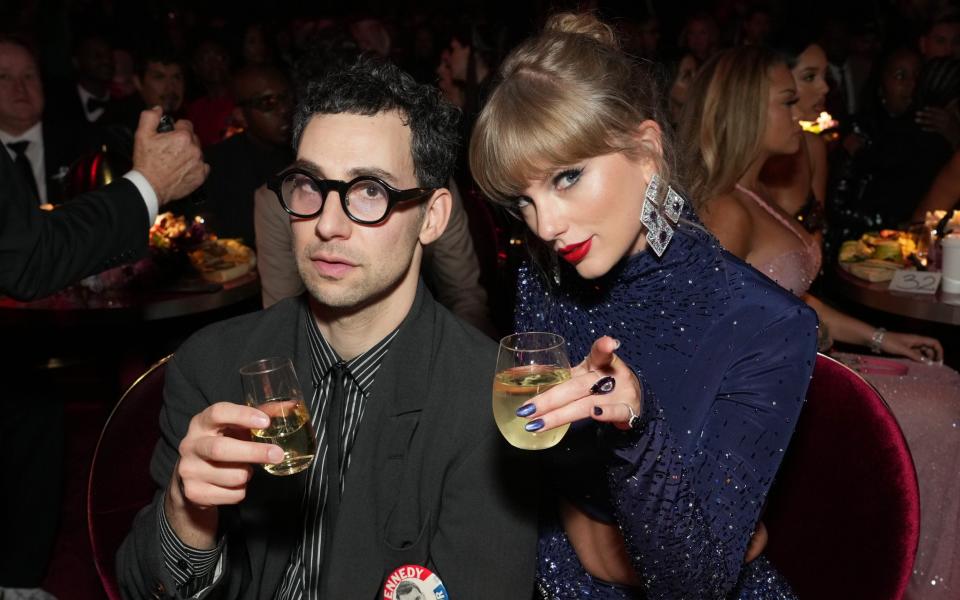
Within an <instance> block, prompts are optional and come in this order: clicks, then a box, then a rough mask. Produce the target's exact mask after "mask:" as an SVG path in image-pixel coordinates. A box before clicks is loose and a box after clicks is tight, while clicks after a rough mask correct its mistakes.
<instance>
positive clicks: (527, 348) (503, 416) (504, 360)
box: [493, 332, 570, 450]
mask: <svg viewBox="0 0 960 600" xmlns="http://www.w3.org/2000/svg"><path fill="white" fill-rule="evenodd" d="M568 379H570V359H569V358H567V345H566V342H565V341H564V339H563V338H562V337H560V336H559V335H556V334H554V333H542V332H527V333H514V334H512V335H508V336H506V337H505V338H503V339H502V340H500V352H499V354H498V355H497V370H496V374H495V375H494V378H493V418H494V420H495V421H496V422H497V427H499V428H500V433H502V434H503V437H505V438H506V439H507V441H508V442H510V444H511V445H513V446H516V447H517V448H522V449H524V450H543V449H545V448H550V447H552V446H555V445H557V444H558V443H559V442H560V439H561V438H563V435H564V434H565V433H566V432H567V429H569V428H570V425H569V424H566V425H562V426H560V427H555V428H553V429H551V430H549V431H535V432H531V431H527V430H526V429H524V425H526V424H527V423H528V422H529V419H526V418H524V417H518V416H517V409H518V408H520V407H521V406H523V405H524V404H526V403H527V402H529V401H530V399H531V398H533V397H534V396H536V395H537V394H540V393H543V392H545V391H547V390H549V389H550V388H552V387H553V386H555V385H557V384H559V383H563V382H564V381H566V380H568Z"/></svg>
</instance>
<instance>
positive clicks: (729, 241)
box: [699, 190, 753, 257]
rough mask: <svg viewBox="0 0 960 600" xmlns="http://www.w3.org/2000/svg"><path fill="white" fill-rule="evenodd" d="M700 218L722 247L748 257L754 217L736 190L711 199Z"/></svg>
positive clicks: (705, 205)
mask: <svg viewBox="0 0 960 600" xmlns="http://www.w3.org/2000/svg"><path fill="white" fill-rule="evenodd" d="M699 216H700V219H701V220H702V221H703V223H704V225H706V226H707V228H708V229H710V231H711V232H712V233H713V235H715V236H716V238H717V240H719V241H720V245H721V246H723V247H724V248H726V249H727V250H729V251H730V252H732V253H733V254H735V255H737V256H740V257H743V256H746V255H747V253H748V252H749V250H750V238H751V236H752V234H753V217H752V216H751V214H750V210H749V209H748V208H747V205H746V201H745V199H744V198H743V197H742V196H741V195H740V194H739V193H737V192H736V190H731V191H729V192H726V193H723V194H718V195H716V196H714V197H713V198H711V199H710V200H709V201H708V202H706V203H705V204H704V205H703V207H702V208H701V210H700V215H699Z"/></svg>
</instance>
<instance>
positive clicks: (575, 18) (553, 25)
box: [543, 12, 620, 48]
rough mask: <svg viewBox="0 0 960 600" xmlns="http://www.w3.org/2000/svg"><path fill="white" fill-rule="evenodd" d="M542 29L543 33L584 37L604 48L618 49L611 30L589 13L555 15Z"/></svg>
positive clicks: (617, 43)
mask: <svg viewBox="0 0 960 600" xmlns="http://www.w3.org/2000/svg"><path fill="white" fill-rule="evenodd" d="M543 29H544V32H555V33H569V34H574V35H585V36H587V37H589V38H592V39H594V40H596V41H597V42H599V43H601V44H603V45H605V46H610V47H612V48H619V47H620V43H619V42H618V41H617V35H616V34H615V33H614V32H613V29H612V28H611V27H610V26H609V25H607V24H606V23H604V22H603V21H601V20H600V19H598V18H597V17H595V16H594V15H592V14H591V13H569V12H568V13H557V14H555V15H552V16H551V17H550V18H549V19H547V23H546V25H545V26H544V28H543Z"/></svg>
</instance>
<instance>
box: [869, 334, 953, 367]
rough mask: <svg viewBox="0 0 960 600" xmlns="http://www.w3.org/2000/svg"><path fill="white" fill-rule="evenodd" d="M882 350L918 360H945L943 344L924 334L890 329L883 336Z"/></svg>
mask: <svg viewBox="0 0 960 600" xmlns="http://www.w3.org/2000/svg"><path fill="white" fill-rule="evenodd" d="M880 350H882V351H883V352H886V353H887V354H893V355H896V356H906V357H907V358H909V359H912V360H915V361H917V362H937V361H940V360H943V346H941V345H940V342H938V341H937V340H935V339H933V338H930V337H925V336H922V335H913V334H910V333H896V332H893V331H888V332H887V333H885V334H884V336H883V342H882V343H881V344H880Z"/></svg>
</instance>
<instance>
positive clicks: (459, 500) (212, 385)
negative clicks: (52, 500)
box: [117, 284, 536, 600]
mask: <svg viewBox="0 0 960 600" xmlns="http://www.w3.org/2000/svg"><path fill="white" fill-rule="evenodd" d="M306 310H307V308H306V302H305V297H303V296H301V297H298V298H288V299H287V300H284V301H282V302H280V303H278V304H276V305H274V306H272V307H271V308H269V309H267V310H265V311H261V312H259V313H254V314H251V315H245V316H242V317H239V318H236V319H232V320H229V321H225V322H222V323H219V324H216V325H213V326H211V327H209V328H207V329H205V330H203V331H201V332H200V333H198V334H196V335H195V336H193V337H192V338H191V339H190V340H188V341H187V342H186V343H185V344H184V346H183V347H182V348H181V349H180V350H179V351H178V352H177V354H176V356H175V357H174V359H173V361H171V363H170V364H169V366H168V369H167V381H166V389H165V401H164V408H163V410H162V412H161V415H160V424H161V429H162V432H163V436H162V439H161V440H160V442H159V443H158V445H157V447H156V450H155V452H154V457H153V463H152V465H151V473H152V476H153V477H154V479H155V481H156V482H157V485H158V486H159V488H160V490H161V491H158V493H157V495H156V498H155V499H154V502H153V503H152V504H151V505H150V506H148V507H147V508H145V509H144V510H143V511H141V512H140V513H139V514H138V516H137V517H136V519H135V521H134V525H133V531H132V532H131V533H130V535H129V536H128V537H127V539H126V540H125V542H124V544H123V545H122V546H121V548H120V550H119V552H118V556H117V567H118V569H117V570H118V573H119V578H120V583H121V589H122V590H123V591H124V594H125V595H126V596H127V597H129V598H145V597H148V595H149V594H152V593H156V591H157V590H160V589H163V590H166V593H171V594H172V593H173V592H174V590H175V587H174V584H173V581H172V579H171V578H170V577H169V575H168V573H167V572H166V570H165V568H164V566H163V561H162V556H161V550H160V538H159V532H158V512H157V511H159V510H163V508H162V502H163V500H162V490H163V489H165V488H166V486H167V484H168V482H169V480H170V477H171V474H172V472H173V468H174V465H175V463H176V461H177V458H178V453H177V447H178V445H179V442H180V440H181V439H182V438H183V437H184V435H185V433H186V430H187V426H188V424H189V421H190V419H191V418H192V417H193V416H194V415H195V414H197V413H199V412H201V411H202V410H203V409H204V408H206V407H207V406H208V405H210V404H212V403H214V402H218V401H224V400H229V401H233V402H238V401H240V399H241V389H240V378H239V376H238V374H237V371H238V369H239V368H240V367H241V366H242V365H244V364H246V363H249V362H252V361H254V360H257V359H259V358H263V357H266V356H289V357H292V359H293V361H294V364H295V365H296V369H297V372H298V373H299V375H300V381H301V384H302V385H303V386H304V387H305V390H306V391H305V393H307V394H309V393H312V390H311V389H310V385H311V378H310V373H311V357H310V351H309V347H308V343H307V333H306V329H305V324H304V319H305V311H306ZM495 353H496V347H495V346H494V345H493V343H492V342H491V341H490V340H489V339H487V338H485V337H484V336H483V335H482V334H480V333H479V332H478V331H476V330H474V329H472V328H470V327H469V326H467V325H465V324H463V323H462V322H461V321H459V320H457V319H456V318H455V317H453V316H452V315H451V314H450V313H449V312H448V311H447V310H446V309H445V308H443V307H442V306H440V305H439V304H437V303H436V302H435V301H434V300H433V298H432V297H430V294H429V292H427V291H426V288H425V286H423V285H422V284H421V285H420V288H419V290H418V293H417V299H416V301H415V303H414V305H413V307H412V308H411V311H410V313H409V314H408V315H407V318H406V319H405V320H404V322H403V324H402V325H401V328H400V331H399V333H398V334H397V337H396V338H394V340H393V342H392V343H391V346H390V350H389V352H388V353H387V356H386V357H385V359H384V362H383V365H382V366H381V368H380V371H379V372H378V373H377V376H376V380H375V382H374V384H373V388H372V390H371V396H370V398H369V400H368V404H367V407H366V411H365V414H364V417H363V419H364V420H363V423H362V425H361V427H360V430H359V432H358V434H357V439H356V442H355V445H354V448H353V452H352V455H351V463H350V469H349V471H348V472H347V476H346V480H345V485H344V492H343V498H342V500H341V501H340V505H339V512H338V516H337V520H336V522H335V524H334V527H333V533H332V538H331V542H330V545H329V546H328V550H326V551H325V553H326V560H325V564H324V575H323V577H322V579H321V580H322V581H323V590H322V593H321V597H322V598H330V599H337V600H339V599H357V598H360V599H368V600H372V599H374V598H377V599H379V598H381V597H382V589H383V583H384V579H385V577H386V576H387V575H388V574H389V573H391V572H392V571H393V570H394V569H396V568H397V567H400V566H403V565H408V564H414V565H426V566H427V567H428V568H430V569H431V570H433V571H434V572H435V573H436V574H437V575H438V576H439V577H440V578H441V579H442V580H443V582H444V584H445V586H446V588H447V591H448V592H449V594H450V597H451V598H455V599H456V600H470V599H471V598H489V597H491V594H493V596H495V597H497V598H504V599H513V598H515V599H517V600H529V598H530V597H531V594H532V590H533V578H534V570H535V558H536V522H535V516H536V515H535V510H533V509H532V506H534V505H535V502H536V497H535V496H536V485H535V479H536V469H534V468H532V467H531V466H530V465H528V464H527V461H530V460H532V459H533V456H532V455H531V454H525V453H522V452H520V451H516V450H514V449H513V448H511V447H510V446H509V445H508V444H507V443H506V442H505V441H504V440H503V439H502V438H501V437H500V435H499V433H498V431H497V429H496V426H495V424H494V422H493V417H492V414H491V409H490V403H491V383H492V377H493V373H494V367H495ZM305 481H306V472H304V473H301V474H299V475H295V476H289V477H275V476H271V475H268V474H266V473H265V472H264V471H263V470H262V469H256V470H255V475H254V477H253V479H252V480H251V481H250V483H249V485H248V488H247V495H246V498H245V499H244V501H243V502H241V503H240V504H239V505H238V506H236V507H224V508H221V509H220V516H221V531H222V532H224V533H225V534H226V537H227V558H226V561H227V563H226V573H225V574H224V576H223V578H222V579H221V580H220V582H219V584H218V589H217V591H216V593H215V594H214V595H213V596H212V597H222V598H231V599H232V598H249V599H259V598H269V597H272V595H273V593H274V592H275V590H276V588H277V586H278V585H279V583H280V580H281V578H282V576H283V574H284V571H285V569H286V567H287V564H288V562H289V559H290V554H291V551H292V550H293V549H294V548H295V547H296V544H297V542H298V540H299V535H300V527H301V518H300V501H301V497H302V495H303V486H304V484H305ZM161 595H162V594H161Z"/></svg>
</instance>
